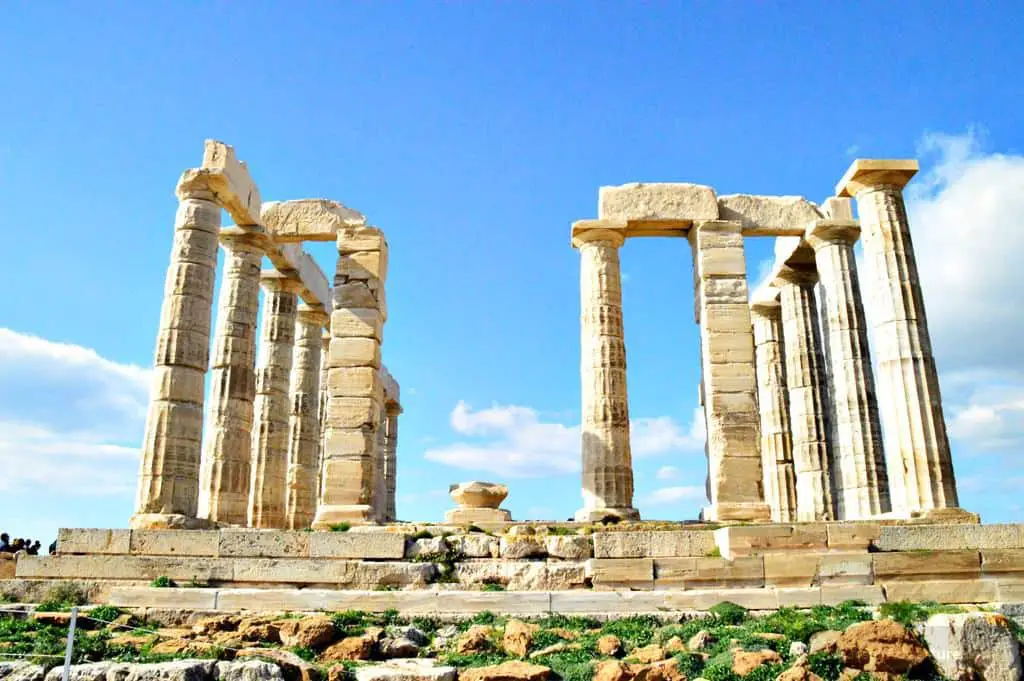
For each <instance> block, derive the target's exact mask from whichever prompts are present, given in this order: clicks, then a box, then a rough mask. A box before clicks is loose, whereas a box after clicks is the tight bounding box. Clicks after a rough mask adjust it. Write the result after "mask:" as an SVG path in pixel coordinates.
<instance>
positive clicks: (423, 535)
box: [409, 530, 434, 541]
mask: <svg viewBox="0 0 1024 681" xmlns="http://www.w3.org/2000/svg"><path fill="white" fill-rule="evenodd" d="M433 538H434V535H433V534H431V533H430V530H420V531H419V532H416V533H414V534H412V535H410V536H409V539H411V540H413V541H417V540H419V539H433Z"/></svg>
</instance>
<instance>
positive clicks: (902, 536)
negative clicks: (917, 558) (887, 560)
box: [876, 524, 1024, 551]
mask: <svg viewBox="0 0 1024 681" xmlns="http://www.w3.org/2000/svg"><path fill="white" fill-rule="evenodd" d="M1021 530H1022V526H1021V525H1014V524H1007V525H959V524H957V525H885V526H883V527H882V528H881V533H880V536H879V538H878V541H877V542H876V546H877V548H878V550H879V551H922V550H935V551H940V550H945V549H1016V548H1024V533H1022V531H1021Z"/></svg>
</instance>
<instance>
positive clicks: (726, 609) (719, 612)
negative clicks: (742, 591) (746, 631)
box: [708, 601, 747, 624]
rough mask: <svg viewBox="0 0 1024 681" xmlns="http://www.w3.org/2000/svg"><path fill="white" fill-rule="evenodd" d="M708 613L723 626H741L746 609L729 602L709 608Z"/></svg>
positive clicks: (745, 617)
mask: <svg viewBox="0 0 1024 681" xmlns="http://www.w3.org/2000/svg"><path fill="white" fill-rule="evenodd" d="M708 612H710V613H711V614H712V615H714V616H715V618H716V619H717V620H718V621H720V622H722V623H723V624H743V620H745V619H747V609H746V608H744V607H743V606H742V605H736V604H735V603H731V602H729V601H722V602H721V603H719V604H718V605H713V606H711V609H710V610H708Z"/></svg>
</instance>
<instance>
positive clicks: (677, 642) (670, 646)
mask: <svg viewBox="0 0 1024 681" xmlns="http://www.w3.org/2000/svg"><path fill="white" fill-rule="evenodd" d="M662 647H663V648H664V649H665V652H666V653H669V654H670V655H674V654H675V653H685V652H686V644H685V643H683V639H681V638H679V637H678V636H673V637H672V638H670V639H669V640H667V641H665V645H664V646H662Z"/></svg>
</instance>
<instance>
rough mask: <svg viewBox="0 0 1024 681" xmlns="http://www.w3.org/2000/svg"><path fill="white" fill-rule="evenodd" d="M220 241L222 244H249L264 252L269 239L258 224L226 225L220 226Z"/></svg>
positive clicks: (228, 245)
mask: <svg viewBox="0 0 1024 681" xmlns="http://www.w3.org/2000/svg"><path fill="white" fill-rule="evenodd" d="M220 242H221V244H223V245H224V246H226V247H228V248H231V247H232V246H243V247H244V246H249V247H251V248H253V249H260V250H262V251H264V252H266V250H267V249H268V248H269V247H270V239H269V237H268V236H267V233H266V231H265V230H264V229H263V228H262V227H261V226H260V225H245V226H241V227H240V226H238V225H228V226H226V227H221V228H220Z"/></svg>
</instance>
